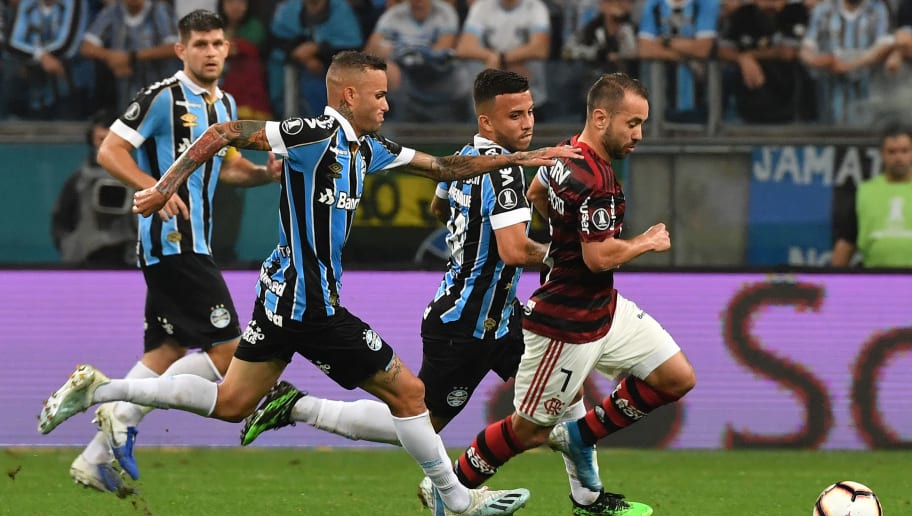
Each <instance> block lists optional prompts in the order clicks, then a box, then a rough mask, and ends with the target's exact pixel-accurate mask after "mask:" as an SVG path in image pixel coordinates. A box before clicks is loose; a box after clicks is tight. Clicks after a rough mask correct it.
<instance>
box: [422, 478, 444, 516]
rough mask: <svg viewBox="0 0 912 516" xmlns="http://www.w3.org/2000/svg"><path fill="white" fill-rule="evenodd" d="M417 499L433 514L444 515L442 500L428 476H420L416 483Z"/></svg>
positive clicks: (436, 515) (435, 515)
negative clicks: (419, 480) (418, 481)
mask: <svg viewBox="0 0 912 516" xmlns="http://www.w3.org/2000/svg"><path fill="white" fill-rule="evenodd" d="M418 499H419V500H421V504H422V505H424V506H425V507H427V508H428V509H430V510H431V514H433V515H434V516H446V510H445V508H444V505H443V500H441V499H440V496H438V493H437V488H436V487H434V483H433V482H431V479H430V478H429V477H424V478H422V479H421V482H420V483H419V484H418Z"/></svg>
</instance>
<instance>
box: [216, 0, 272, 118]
mask: <svg viewBox="0 0 912 516" xmlns="http://www.w3.org/2000/svg"><path fill="white" fill-rule="evenodd" d="M218 13H219V15H220V16H221V17H222V19H224V20H225V36H226V37H228V38H229V39H230V41H231V49H230V51H229V54H228V60H227V61H226V63H225V72H224V73H223V74H222V88H223V89H225V91H227V92H229V93H231V94H232V95H234V98H235V100H236V101H237V107H238V112H237V117H238V119H239V120H245V119H254V120H269V119H272V118H273V116H272V109H271V108H270V106H269V92H268V90H267V89H266V67H265V65H264V64H263V58H262V53H263V52H262V51H263V48H264V46H265V44H266V28H265V27H264V26H263V24H262V23H261V22H260V20H258V19H256V18H255V17H253V16H252V15H251V13H250V2H248V0H220V1H219V3H218Z"/></svg>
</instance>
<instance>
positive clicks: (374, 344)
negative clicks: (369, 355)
mask: <svg viewBox="0 0 912 516" xmlns="http://www.w3.org/2000/svg"><path fill="white" fill-rule="evenodd" d="M364 343H365V344H367V347H368V348H369V349H370V350H371V351H380V348H381V347H383V339H381V338H380V335H379V334H378V333H377V332H375V331H374V330H364Z"/></svg>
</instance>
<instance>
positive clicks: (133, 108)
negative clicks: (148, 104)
mask: <svg viewBox="0 0 912 516" xmlns="http://www.w3.org/2000/svg"><path fill="white" fill-rule="evenodd" d="M140 111H142V108H140V107H139V102H132V103H131V104H130V105H129V106H127V110H126V111H125V112H124V116H123V117H124V120H131V121H132V120H136V119H137V118H139V113H140Z"/></svg>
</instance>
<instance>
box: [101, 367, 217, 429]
mask: <svg viewBox="0 0 912 516" xmlns="http://www.w3.org/2000/svg"><path fill="white" fill-rule="evenodd" d="M179 374H192V375H195V376H199V377H200V378H205V379H206V380H209V381H212V382H218V381H221V379H222V375H221V374H219V371H218V368H217V367H215V364H213V363H212V359H211V358H209V354H208V353H204V352H202V351H197V352H194V353H188V354H186V355H184V356H183V357H181V358H179V359H178V360H175V361H174V363H173V364H171V365H170V366H168V369H165V372H164V373H162V374H161V375H162V377H168V376H176V375H179ZM127 378H133V377H131V376H130V375H127ZM152 409H153V407H147V406H143V405H135V404H133V403H129V402H125V401H124V402H120V403H118V404H117V405H115V406H114V415H115V416H116V417H117V419H119V420H120V421H122V422H123V423H125V424H126V425H127V426H137V425H138V424H139V422H140V421H142V419H143V418H144V417H145V416H146V414H148V413H149V412H151V411H152Z"/></svg>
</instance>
